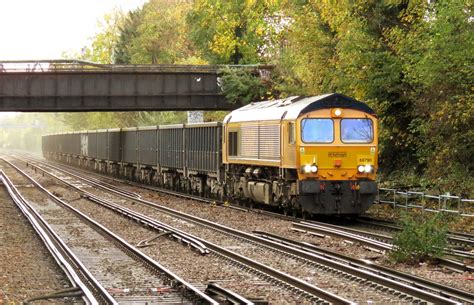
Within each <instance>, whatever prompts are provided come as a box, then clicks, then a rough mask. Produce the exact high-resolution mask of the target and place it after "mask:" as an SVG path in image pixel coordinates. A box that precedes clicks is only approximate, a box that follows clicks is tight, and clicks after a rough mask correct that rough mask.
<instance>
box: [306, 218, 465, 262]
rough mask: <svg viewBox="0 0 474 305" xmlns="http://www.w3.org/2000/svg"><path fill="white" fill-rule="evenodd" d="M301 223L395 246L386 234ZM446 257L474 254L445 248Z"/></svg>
mask: <svg viewBox="0 0 474 305" xmlns="http://www.w3.org/2000/svg"><path fill="white" fill-rule="evenodd" d="M301 223H303V224H308V225H317V226H324V227H328V228H332V229H335V230H342V231H345V232H349V233H352V234H356V235H362V236H364V237H367V238H369V239H374V240H378V241H382V242H385V243H387V244H393V239H394V238H393V237H392V236H389V235H384V234H379V233H373V232H368V231H364V230H360V229H353V228H348V227H343V226H339V225H334V224H330V223H323V222H318V221H302V222H301ZM443 251H444V254H445V255H455V256H460V257H465V258H474V253H470V252H468V251H462V250H458V249H452V248H445V249H444V250H443Z"/></svg>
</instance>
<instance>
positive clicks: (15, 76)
mask: <svg viewBox="0 0 474 305" xmlns="http://www.w3.org/2000/svg"><path fill="white" fill-rule="evenodd" d="M219 69H220V68H219V67H218V66H183V65H181V66H180V65H99V64H95V63H89V62H83V61H65V60H59V61H35V62H31V61H28V62H25V61H0V111H24V112H30V111H52V112H57V111H136V110H231V109H235V108H237V107H238V106H239V105H235V104H231V103H228V102H227V101H226V100H225V98H224V96H223V95H222V90H221V88H220V86H219V82H218V75H219Z"/></svg>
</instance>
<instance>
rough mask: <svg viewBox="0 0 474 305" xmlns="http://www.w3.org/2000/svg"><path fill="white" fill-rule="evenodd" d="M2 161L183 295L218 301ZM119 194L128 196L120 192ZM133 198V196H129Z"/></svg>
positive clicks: (200, 299) (11, 164) (18, 169)
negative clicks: (162, 277) (163, 276)
mask: <svg viewBox="0 0 474 305" xmlns="http://www.w3.org/2000/svg"><path fill="white" fill-rule="evenodd" d="M0 159H1V160H3V161H4V162H6V163H8V164H9V165H10V166H12V167H13V168H15V169H16V170H17V171H18V172H19V173H20V174H22V175H23V176H24V177H25V178H27V179H28V180H29V181H30V182H31V183H33V184H34V185H35V186H36V187H38V188H39V189H40V190H41V191H42V192H44V193H45V194H47V195H48V197H49V198H51V199H52V200H53V201H55V202H56V203H58V204H60V205H61V206H63V207H65V208H66V209H68V210H70V211H72V212H73V213H75V214H76V215H78V216H79V217H80V218H82V219H83V220H85V221H86V222H88V223H89V224H91V225H92V226H93V227H95V228H97V229H98V230H100V231H101V232H103V233H104V234H105V235H106V236H108V237H109V238H110V239H111V240H112V241H113V242H115V243H116V244H117V245H119V246H120V247H122V248H123V249H125V251H127V252H128V253H130V254H131V255H132V256H133V257H135V258H137V259H138V260H140V261H141V262H143V263H144V264H145V265H146V266H149V267H150V268H152V269H153V270H154V271H155V272H156V271H157V272H158V273H159V274H165V275H166V278H167V279H168V280H170V279H172V280H170V283H171V284H172V285H175V287H176V288H178V289H179V290H181V291H182V292H183V294H184V295H190V296H192V297H194V299H195V300H199V301H201V302H204V303H207V304H213V305H217V304H218V303H217V302H216V301H214V300H213V299H212V298H210V297H209V296H208V295H206V294H205V293H203V292H202V291H200V290H199V289H197V288H196V287H194V286H193V285H191V284H190V283H188V282H187V281H185V280H184V279H182V278H181V277H179V276H178V275H176V274H174V273H173V272H172V271H170V270H168V269H167V268H166V267H164V266H162V265H161V264H159V263H158V262H156V261H155V260H153V259H152V258H151V257H149V256H148V255H146V254H144V253H143V252H141V251H140V250H138V249H137V248H136V247H134V246H133V245H131V244H129V243H128V242H127V241H126V240H124V239H123V238H121V237H120V236H118V235H117V234H115V233H113V232H112V231H110V230H109V229H107V228H106V227H105V226H103V225H101V224H100V223H98V222H96V221H95V220H93V219H92V218H90V217H89V216H87V215H86V214H84V213H82V212H81V211H79V210H77V209H76V208H74V207H72V206H71V205H69V204H68V203H66V202H65V201H63V200H61V199H60V198H58V197H56V196H55V195H53V194H52V193H51V192H50V191H48V190H47V189H46V188H44V187H43V186H42V185H41V184H39V183H38V182H37V181H36V180H34V179H33V178H32V177H30V176H29V175H28V174H27V173H25V172H24V171H23V170H21V169H20V168H18V167H17V166H16V165H14V164H13V163H11V162H9V161H8V160H5V159H4V158H1V157H0ZM120 194H121V196H128V195H124V194H122V193H120ZM131 198H133V196H131Z"/></svg>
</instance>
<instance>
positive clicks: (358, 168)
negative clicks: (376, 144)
mask: <svg viewBox="0 0 474 305" xmlns="http://www.w3.org/2000/svg"><path fill="white" fill-rule="evenodd" d="M357 171H358V172H359V173H363V172H365V166H364V165H359V166H358V167H357Z"/></svg>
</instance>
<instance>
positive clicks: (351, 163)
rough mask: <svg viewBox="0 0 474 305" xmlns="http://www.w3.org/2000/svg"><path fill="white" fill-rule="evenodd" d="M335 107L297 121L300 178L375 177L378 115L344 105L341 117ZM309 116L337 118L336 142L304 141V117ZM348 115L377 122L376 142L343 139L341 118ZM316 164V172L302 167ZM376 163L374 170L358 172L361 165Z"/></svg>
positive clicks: (310, 116)
mask: <svg viewBox="0 0 474 305" xmlns="http://www.w3.org/2000/svg"><path fill="white" fill-rule="evenodd" d="M332 113H333V110H331V109H321V110H317V111H314V112H311V113H307V114H306V115H304V116H303V117H300V118H299V119H298V121H297V126H298V134H299V137H298V142H297V144H298V145H297V164H298V166H297V167H298V169H299V170H298V175H299V179H307V178H315V179H322V180H354V179H367V178H368V179H372V180H373V179H375V173H376V169H377V152H378V151H377V119H376V118H375V117H373V116H370V115H367V114H366V113H363V112H361V111H358V110H353V109H342V115H341V116H340V117H334V115H333V114H332ZM305 118H330V119H332V120H333V122H334V140H333V142H332V143H327V144H326V143H324V144H318V143H304V142H302V141H301V126H300V125H301V121H302V120H303V119H305ZM344 118H370V119H371V120H372V122H373V134H374V140H373V142H372V143H360V144H359V143H351V144H346V143H343V142H342V141H341V136H340V134H341V130H340V122H341V119H344ZM308 164H309V165H312V164H316V165H317V166H318V172H317V173H316V174H312V173H310V174H306V173H303V172H302V171H301V170H300V169H301V168H302V167H303V166H305V165H308ZM359 165H373V166H374V168H375V170H374V172H373V173H368V174H366V173H362V174H361V173H358V172H357V166H359Z"/></svg>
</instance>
